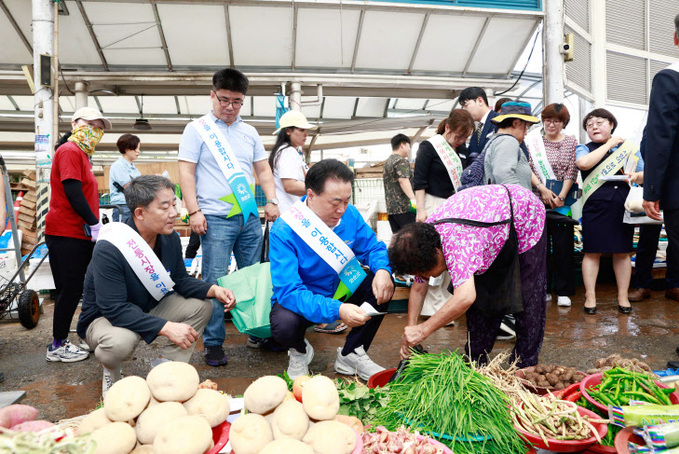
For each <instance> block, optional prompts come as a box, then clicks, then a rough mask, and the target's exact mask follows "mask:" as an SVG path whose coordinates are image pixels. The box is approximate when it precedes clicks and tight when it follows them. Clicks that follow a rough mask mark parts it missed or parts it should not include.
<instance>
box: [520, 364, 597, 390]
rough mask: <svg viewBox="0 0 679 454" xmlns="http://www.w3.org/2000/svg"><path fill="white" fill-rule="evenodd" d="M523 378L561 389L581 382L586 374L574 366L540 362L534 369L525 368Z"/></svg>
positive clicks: (534, 383)
mask: <svg viewBox="0 0 679 454" xmlns="http://www.w3.org/2000/svg"><path fill="white" fill-rule="evenodd" d="M523 378H524V379H526V380H528V381H529V382H531V383H532V384H533V385H535V386H540V387H542V388H549V389H555V390H560V389H564V388H567V387H568V386H570V385H572V384H573V383H580V382H581V381H582V379H583V378H585V374H583V373H582V372H579V371H578V370H577V369H575V368H573V367H565V366H555V365H553V364H538V365H537V366H535V367H534V368H532V370H524V371H523Z"/></svg>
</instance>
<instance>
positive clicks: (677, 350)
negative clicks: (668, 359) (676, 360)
mask: <svg viewBox="0 0 679 454" xmlns="http://www.w3.org/2000/svg"><path fill="white" fill-rule="evenodd" d="M675 351H676V352H677V355H679V347H677V349H676V350H675Z"/></svg>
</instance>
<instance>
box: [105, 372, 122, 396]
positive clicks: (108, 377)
mask: <svg viewBox="0 0 679 454" xmlns="http://www.w3.org/2000/svg"><path fill="white" fill-rule="evenodd" d="M103 369H104V375H103V376H102V377H101V397H102V398H104V397H106V393H108V390H109V389H111V386H113V383H115V382H117V381H118V380H120V379H121V378H122V377H123V373H122V369H120V368H119V369H118V371H117V372H115V371H112V370H109V369H107V368H105V367H104V368H103Z"/></svg>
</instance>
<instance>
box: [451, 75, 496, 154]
mask: <svg viewBox="0 0 679 454" xmlns="http://www.w3.org/2000/svg"><path fill="white" fill-rule="evenodd" d="M458 102H459V103H460V107H462V108H463V109H464V110H466V111H467V112H469V113H470V114H471V116H472V118H473V119H474V122H476V131H474V133H473V134H472V136H471V138H470V140H469V146H468V147H467V152H468V154H467V162H466V164H467V166H468V165H469V164H471V163H472V161H474V159H476V157H477V156H478V155H479V154H481V151H483V147H484V146H486V140H487V138H488V134H490V133H493V132H495V131H497V126H496V125H495V124H494V123H493V122H492V121H490V120H491V119H492V118H494V117H496V116H497V112H495V111H493V110H491V108H490V107H488V97H487V96H486V92H485V91H484V90H483V88H481V87H468V88H465V89H464V90H462V92H461V93H460V96H459V98H458ZM467 166H464V167H467Z"/></svg>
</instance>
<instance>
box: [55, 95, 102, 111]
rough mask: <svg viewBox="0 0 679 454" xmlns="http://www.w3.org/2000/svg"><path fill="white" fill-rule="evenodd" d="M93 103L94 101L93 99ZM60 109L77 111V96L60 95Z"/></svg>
mask: <svg viewBox="0 0 679 454" xmlns="http://www.w3.org/2000/svg"><path fill="white" fill-rule="evenodd" d="M91 102H92V105H95V104H94V101H91ZM59 109H61V111H62V112H75V96H61V95H60V96H59Z"/></svg>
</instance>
